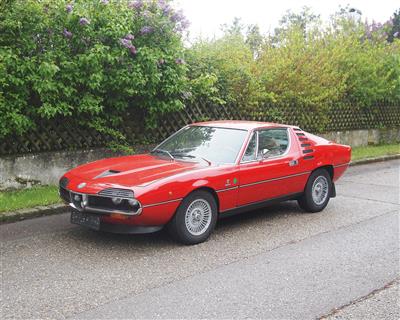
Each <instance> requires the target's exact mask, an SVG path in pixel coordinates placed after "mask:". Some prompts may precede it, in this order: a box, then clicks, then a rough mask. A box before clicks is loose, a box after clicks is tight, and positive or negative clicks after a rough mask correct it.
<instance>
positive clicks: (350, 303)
mask: <svg viewBox="0 0 400 320" xmlns="http://www.w3.org/2000/svg"><path fill="white" fill-rule="evenodd" d="M398 281H400V278H395V279H393V280H392V281H390V282H388V283H387V284H385V285H384V286H383V287H381V288H378V289H375V290H372V291H371V292H370V293H368V294H367V295H365V296H362V297H359V298H357V299H355V300H352V301H350V302H349V303H346V304H344V305H342V306H340V307H337V308H334V309H332V310H331V311H330V312H329V313H327V314H325V315H323V316H320V317H318V318H317V319H318V320H326V319H328V318H329V317H331V316H334V315H335V314H337V313H338V312H339V311H341V310H343V309H345V308H347V307H349V306H352V305H355V304H357V303H360V302H362V301H365V300H368V299H369V298H371V297H373V296H375V295H376V294H377V293H379V292H381V291H383V290H386V289H389V288H390V287H392V286H394V285H395V284H396V282H398Z"/></svg>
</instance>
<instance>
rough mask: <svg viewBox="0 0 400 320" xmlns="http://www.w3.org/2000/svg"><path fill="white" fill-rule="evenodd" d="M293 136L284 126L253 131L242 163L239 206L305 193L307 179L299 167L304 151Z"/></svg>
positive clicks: (240, 165) (240, 166)
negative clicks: (303, 191)
mask: <svg viewBox="0 0 400 320" xmlns="http://www.w3.org/2000/svg"><path fill="white" fill-rule="evenodd" d="M293 134H294V133H293V132H292V131H291V130H290V129H289V128H284V127H274V128H268V129H259V130H256V131H254V132H253V135H252V137H251V138H250V140H249V143H248V146H247V148H246V150H245V152H244V155H243V157H242V160H241V162H240V164H239V168H240V169H239V192H238V206H243V205H247V204H251V203H255V202H261V201H264V200H269V199H274V198H280V197H283V196H286V195H291V194H294V193H297V192H301V191H302V190H303V188H304V185H305V181H306V180H307V176H306V174H303V173H302V172H301V168H300V167H299V165H298V164H299V158H300V156H301V153H300V152H301V150H300V148H299V145H298V143H297V140H295V139H296V138H295V137H294V136H293ZM263 154H264V155H263Z"/></svg>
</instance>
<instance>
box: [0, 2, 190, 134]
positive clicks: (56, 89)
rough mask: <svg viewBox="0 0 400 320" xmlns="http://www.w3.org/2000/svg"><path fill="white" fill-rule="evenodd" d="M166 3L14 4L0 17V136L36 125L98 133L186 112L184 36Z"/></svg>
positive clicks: (177, 16)
mask: <svg viewBox="0 0 400 320" xmlns="http://www.w3.org/2000/svg"><path fill="white" fill-rule="evenodd" d="M186 27H187V21H186V20H185V18H184V17H183V15H182V14H181V13H180V12H176V11H174V10H173V9H172V7H171V6H170V4H169V2H168V1H140V0H137V1H130V2H128V1H107V0H102V1H98V0H75V1H65V0H43V1H36V0H11V1H9V2H8V4H7V6H6V7H4V8H3V9H2V11H1V13H0V48H1V49H0V50H1V51H0V57H1V58H0V59H1V60H0V107H1V112H0V136H5V135H7V134H9V133H15V132H16V133H21V132H23V131H25V130H27V129H28V128H30V127H32V126H34V124H35V119H37V118H49V119H50V118H53V117H57V116H62V117H65V116H74V117H75V118H78V119H82V121H83V119H89V120H85V121H86V122H85V123H86V124H87V125H90V126H92V127H94V128H95V129H98V130H102V131H108V132H109V133H110V134H112V133H113V130H112V129H110V128H111V127H114V128H117V124H118V123H119V122H120V121H121V120H123V118H124V117H125V116H126V114H127V113H129V112H130V113H131V114H134V113H135V112H142V113H144V114H146V118H147V120H148V122H149V123H151V121H152V120H153V119H155V118H156V116H157V115H159V114H163V113H165V112H169V111H173V110H177V109H180V108H182V107H183V99H182V92H185V90H187V88H188V83H187V79H186V70H187V66H186V64H185V61H184V60H183V45H182V35H181V33H182V31H184V29H185V28H186Z"/></svg>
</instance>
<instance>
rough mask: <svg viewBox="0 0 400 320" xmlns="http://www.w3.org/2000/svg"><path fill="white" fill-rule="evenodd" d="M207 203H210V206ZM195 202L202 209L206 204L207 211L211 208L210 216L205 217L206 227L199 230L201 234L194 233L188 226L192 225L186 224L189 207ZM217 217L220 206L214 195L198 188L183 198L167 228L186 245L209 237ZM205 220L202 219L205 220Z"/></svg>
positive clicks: (177, 239) (176, 238)
mask: <svg viewBox="0 0 400 320" xmlns="http://www.w3.org/2000/svg"><path fill="white" fill-rule="evenodd" d="M205 203H208V207H207V205H206V204H205ZM195 204H197V205H198V207H199V206H200V209H201V205H203V206H205V207H206V209H205V211H207V210H208V209H210V210H209V211H210V213H209V214H210V215H209V218H205V220H207V223H206V224H205V226H204V228H203V229H201V230H200V231H199V232H201V234H193V232H194V230H189V229H188V228H189V227H190V226H189V227H188V226H187V224H186V213H187V211H188V209H189V206H191V205H193V206H195ZM192 208H193V207H192ZM193 210H195V209H192V210H191V211H192V212H193ZM189 212H190V211H189ZM200 212H201V211H200ZM204 216H205V214H204V212H203V215H202V218H203V217H204ZM217 217H218V207H217V203H216V201H215V199H214V197H213V195H212V194H211V193H209V192H207V191H204V190H198V191H194V192H192V193H191V194H189V195H188V196H187V197H186V198H184V199H183V201H182V203H181V204H180V206H179V208H178V210H177V211H176V213H175V215H174V217H173V218H172V220H171V221H170V222H169V223H168V225H167V229H168V232H169V234H170V235H171V236H172V237H173V238H174V239H175V240H176V241H178V242H180V243H183V244H186V245H193V244H197V243H201V242H204V241H206V240H207V239H208V237H209V236H210V234H211V232H212V231H213V230H214V228H215V225H216V223H217ZM189 220H190V219H189ZM205 220H202V221H203V222H204V221H205ZM190 221H194V220H190ZM195 223H197V221H195ZM189 224H190V223H189Z"/></svg>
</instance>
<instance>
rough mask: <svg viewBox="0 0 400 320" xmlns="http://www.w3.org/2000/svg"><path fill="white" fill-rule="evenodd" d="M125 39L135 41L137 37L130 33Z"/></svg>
mask: <svg viewBox="0 0 400 320" xmlns="http://www.w3.org/2000/svg"><path fill="white" fill-rule="evenodd" d="M124 39H126V40H131V41H132V40H133V39H135V36H134V35H133V34H130V33H128V34H127V35H126V36H125V37H124Z"/></svg>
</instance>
